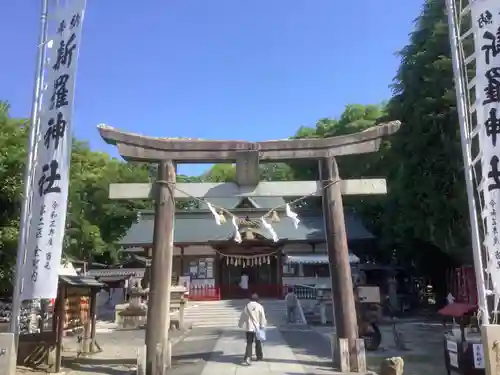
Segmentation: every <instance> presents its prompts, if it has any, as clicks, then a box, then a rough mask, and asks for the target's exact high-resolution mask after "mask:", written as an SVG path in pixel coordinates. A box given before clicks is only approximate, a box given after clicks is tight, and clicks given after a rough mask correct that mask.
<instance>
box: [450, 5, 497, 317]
mask: <svg viewBox="0 0 500 375" xmlns="http://www.w3.org/2000/svg"><path fill="white" fill-rule="evenodd" d="M446 7H447V13H448V29H449V37H450V46H451V61H452V63H453V73H454V76H455V93H456V97H457V112H458V120H459V122H460V139H461V141H462V154H463V158H464V167H465V168H464V171H465V183H466V187H467V198H468V199H467V201H468V203H469V218H470V224H471V232H472V233H471V236H472V255H473V258H474V272H475V274H476V281H477V282H476V284H477V294H478V305H479V311H480V313H481V320H482V324H489V322H490V316H489V312H488V302H487V299H486V285H485V281H484V273H483V269H484V268H483V259H482V254H481V248H482V244H481V236H480V234H479V233H480V232H479V223H478V218H477V211H476V200H475V194H474V176H473V174H472V168H474V166H473V165H472V157H471V150H470V145H471V142H472V139H471V137H470V133H469V131H468V129H470V126H469V125H470V124H469V116H468V112H467V98H466V96H465V95H466V90H465V85H466V82H464V75H463V69H464V67H463V64H462V61H461V60H460V58H461V57H462V56H460V55H461V54H460V52H459V51H460V50H459V37H460V36H459V31H458V30H457V25H456V22H455V9H456V4H455V1H454V0H446Z"/></svg>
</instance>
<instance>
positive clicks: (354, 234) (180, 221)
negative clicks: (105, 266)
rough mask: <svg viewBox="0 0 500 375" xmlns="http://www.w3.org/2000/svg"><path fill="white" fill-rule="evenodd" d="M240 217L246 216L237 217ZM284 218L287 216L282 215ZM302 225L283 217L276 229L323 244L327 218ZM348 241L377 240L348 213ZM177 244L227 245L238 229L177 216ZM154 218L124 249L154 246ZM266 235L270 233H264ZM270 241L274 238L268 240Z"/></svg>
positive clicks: (308, 217) (305, 217) (305, 218)
mask: <svg viewBox="0 0 500 375" xmlns="http://www.w3.org/2000/svg"><path fill="white" fill-rule="evenodd" d="M264 213H265V210H264V212H255V211H249V212H248V216H249V217H250V218H253V217H255V218H258V217H260V216H261V215H262V214H264ZM237 214H238V216H240V217H245V216H244V215H245V214H240V213H239V212H238V213H237ZM280 216H283V215H280ZM299 218H300V223H299V226H298V228H297V229H295V227H294V225H293V222H292V221H291V220H290V219H288V218H286V217H282V218H281V220H280V221H279V222H273V223H272V226H273V228H274V230H275V231H276V233H277V235H278V237H279V238H280V239H288V240H290V241H306V240H310V241H323V240H324V239H325V235H324V223H323V216H322V214H321V213H319V214H318V212H317V211H314V212H309V213H304V214H301V215H300V216H299ZM345 222H346V230H347V238H348V240H349V241H355V240H364V239H373V238H374V236H373V234H371V233H370V232H368V230H367V229H366V228H365V227H364V225H363V223H362V222H361V221H360V220H359V219H358V218H357V217H356V216H355V215H354V214H352V213H350V212H345ZM174 225H175V227H174V242H175V243H200V244H202V243H207V242H210V241H225V240H229V239H232V238H233V235H234V228H233V226H232V224H231V222H230V220H228V221H227V222H226V223H224V224H222V225H217V224H216V223H215V221H214V219H213V216H212V215H211V214H210V212H208V211H195V212H187V211H184V212H180V213H176V215H175V224H174ZM153 228H154V216H153V215H141V217H140V219H139V221H138V222H137V223H134V224H133V225H132V226H131V228H130V229H129V231H128V232H127V234H126V235H125V236H124V237H123V238H122V240H121V241H120V242H121V244H122V245H124V246H134V245H145V244H151V243H153ZM263 232H264V233H265V232H266V231H265V230H263ZM266 237H268V238H270V236H268V235H267V236H266Z"/></svg>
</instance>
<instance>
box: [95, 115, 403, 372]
mask: <svg viewBox="0 0 500 375" xmlns="http://www.w3.org/2000/svg"><path fill="white" fill-rule="evenodd" d="M399 126H400V122H399V121H392V122H389V123H385V124H381V125H378V126H375V127H373V128H370V129H367V130H365V131H363V132H359V133H355V134H350V135H345V136H339V137H331V138H325V139H294V140H289V139H286V140H276V141H264V142H248V141H210V140H201V139H179V138H154V137H147V136H142V135H138V134H133V133H126V132H122V131H120V130H117V129H114V128H112V127H109V126H106V125H99V126H98V130H99V132H100V134H101V136H102V138H103V139H104V140H105V141H106V142H107V143H108V144H112V145H115V146H116V147H117V149H118V152H119V153H120V155H121V156H122V157H123V158H124V159H125V160H128V161H136V162H150V163H158V166H159V168H158V178H157V181H156V184H155V185H153V184H147V183H145V184H111V185H110V193H109V195H110V199H155V201H156V203H155V225H154V235H153V251H152V262H151V268H152V275H151V285H150V297H149V308H148V324H147V331H146V348H147V354H146V362H147V374H148V375H150V374H153V368H152V366H153V363H154V362H155V355H156V351H157V347H158V345H160V346H161V347H166V344H168V329H169V325H170V314H169V311H170V287H171V278H172V256H173V230H174V215H175V201H174V200H175V198H177V199H189V198H190V196H191V197H197V198H205V199H210V198H214V197H223V198H227V197H230V196H239V197H252V196H261V197H263V196H264V197H265V196H268V197H269V196H280V197H301V196H305V195H308V194H314V195H316V196H322V197H323V216H324V218H325V227H326V231H325V234H326V243H327V248H328V257H329V264H330V275H331V280H332V299H333V306H334V315H335V322H336V323H335V324H336V338H337V341H338V340H339V339H347V342H348V352H349V353H348V354H347V353H343V352H342V353H341V351H342V350H341V349H340V345H339V344H338V343H337V344H336V345H335V348H336V354H334V361H337V362H338V365H340V367H341V371H349V370H351V371H356V372H364V371H366V361H365V353H364V346H363V344H362V340H359V337H358V326H357V320H356V309H355V303H354V295H353V285H352V279H351V269H350V264H349V259H348V258H349V257H348V248H347V237H346V230H345V223H344V211H343V205H342V194H347V195H367V194H385V193H386V192H387V189H386V183H385V179H361V180H340V177H339V172H338V167H337V162H336V160H335V157H337V156H343V155H353V154H362V153H370V152H375V151H378V149H379V147H380V142H381V140H382V138H383V137H384V136H388V135H390V134H393V133H395V132H396V131H397V130H398V129H399ZM299 159H313V160H318V161H319V168H320V172H321V173H320V176H321V178H320V179H321V181H292V182H260V181H259V162H260V161H266V162H269V161H273V162H276V161H281V162H286V161H294V160H299ZM224 162H225V163H228V162H230V163H236V183H185V184H177V186H178V187H179V189H180V190H182V191H184V192H185V193H187V194H188V195H186V194H181V193H179V192H178V191H176V190H175V189H174V188H173V184H175V182H176V177H175V165H176V164H182V163H185V164H186V163H190V164H192V163H224ZM334 181H338V183H332V182H334ZM165 362H166V363H167V364H169V363H170V359H169V358H166V359H165ZM155 367H156V368H158V366H155ZM163 367H165V366H163Z"/></svg>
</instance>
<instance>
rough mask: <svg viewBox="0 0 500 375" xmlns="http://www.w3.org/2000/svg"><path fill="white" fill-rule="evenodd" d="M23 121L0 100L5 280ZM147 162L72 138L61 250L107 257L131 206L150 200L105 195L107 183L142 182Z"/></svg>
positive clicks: (15, 232) (14, 239) (22, 155)
mask: <svg viewBox="0 0 500 375" xmlns="http://www.w3.org/2000/svg"><path fill="white" fill-rule="evenodd" d="M28 132H29V126H28V122H27V121H26V120H24V119H15V118H11V117H10V116H9V106H8V104H7V103H6V102H0V181H1V182H0V262H1V264H2V267H0V268H1V270H0V271H2V272H0V278H1V279H2V280H4V281H7V282H9V281H10V278H11V272H12V270H13V269H14V263H15V257H16V249H17V243H18V236H19V221H20V211H21V204H22V202H23V198H22V195H23V175H24V167H25V163H26V156H27V143H28ZM148 176H149V171H148V166H147V165H137V164H133V163H123V162H120V161H119V160H117V159H113V158H110V157H109V156H108V155H107V154H105V153H102V152H94V151H91V150H90V148H89V146H88V144H86V143H85V142H81V141H78V140H74V142H73V152H72V157H71V176H70V189H69V199H68V215H67V220H66V224H67V230H66V236H65V239H64V254H65V256H67V257H69V258H71V259H78V260H84V259H87V260H97V261H101V262H106V263H112V262H114V261H116V258H117V245H116V243H117V240H118V239H119V238H120V237H122V236H123V235H124V234H125V233H126V231H127V230H128V228H129V227H130V225H131V224H132V223H133V222H134V220H136V215H137V210H139V209H143V208H146V207H147V206H148V205H150V202H142V201H133V202H132V201H110V200H109V198H108V193H109V184H110V183H114V182H145V181H147V180H148Z"/></svg>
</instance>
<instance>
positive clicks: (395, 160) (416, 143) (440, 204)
mask: <svg viewBox="0 0 500 375" xmlns="http://www.w3.org/2000/svg"><path fill="white" fill-rule="evenodd" d="M450 54H451V52H450V46H449V39H448V26H447V19H446V12H445V1H444V0H426V1H425V4H424V7H423V11H422V14H421V16H420V17H419V19H418V20H417V23H416V26H415V30H414V31H413V32H412V34H411V36H410V43H409V44H408V45H407V46H406V47H404V48H403V49H402V51H401V52H400V54H399V55H400V57H401V65H400V67H399V70H398V72H397V76H396V78H395V82H394V85H393V91H394V96H393V97H392V99H391V100H390V101H389V103H388V105H387V112H388V113H387V117H388V118H390V119H398V120H401V121H402V126H401V129H400V130H399V132H398V133H397V134H396V135H395V136H394V137H393V139H392V142H391V148H390V149H388V150H386V151H385V157H386V160H385V161H386V164H387V165H390V171H389V174H388V186H389V188H390V191H389V196H388V197H387V203H386V206H385V213H384V220H383V223H384V224H383V227H384V229H385V237H386V238H392V239H394V240H396V241H397V242H399V243H400V244H404V243H406V244H407V243H408V242H411V241H413V240H415V239H417V240H424V241H426V242H429V243H431V244H433V245H435V246H436V247H438V248H440V249H441V250H443V251H445V252H446V253H448V254H450V255H452V256H453V257H455V258H456V259H462V260H467V259H468V258H469V257H470V251H469V247H470V240H469V233H470V231H469V227H468V225H469V221H468V216H467V205H466V194H465V185H464V180H463V178H464V174H463V163H462V155H461V148H460V136H459V125H458V118H457V112H456V102H455V91H454V83H453V71H452V64H451V59H450ZM410 246H411V245H410Z"/></svg>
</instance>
